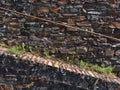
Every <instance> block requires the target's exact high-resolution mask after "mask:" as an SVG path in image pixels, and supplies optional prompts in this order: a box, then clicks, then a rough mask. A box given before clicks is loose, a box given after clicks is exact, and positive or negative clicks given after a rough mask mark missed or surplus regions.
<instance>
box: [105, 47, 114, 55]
mask: <svg viewBox="0 0 120 90" xmlns="http://www.w3.org/2000/svg"><path fill="white" fill-rule="evenodd" d="M105 54H106V56H108V57H113V56H114V50H112V49H110V48H107V49H106V50H105Z"/></svg>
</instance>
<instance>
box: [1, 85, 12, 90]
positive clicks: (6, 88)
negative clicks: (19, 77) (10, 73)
mask: <svg viewBox="0 0 120 90" xmlns="http://www.w3.org/2000/svg"><path fill="white" fill-rule="evenodd" d="M0 90H14V89H13V86H12V85H8V84H3V85H0Z"/></svg>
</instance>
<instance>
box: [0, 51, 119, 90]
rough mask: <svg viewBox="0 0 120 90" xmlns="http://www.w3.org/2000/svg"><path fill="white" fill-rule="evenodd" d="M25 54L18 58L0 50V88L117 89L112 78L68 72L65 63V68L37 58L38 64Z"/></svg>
mask: <svg viewBox="0 0 120 90" xmlns="http://www.w3.org/2000/svg"><path fill="white" fill-rule="evenodd" d="M25 57H26V56H24V57H23V58H24V59H22V60H21V59H20V58H18V57H16V56H12V55H7V54H3V53H0V58H1V60H0V90H19V89H21V90H27V89H29V90H58V89H60V90H117V88H118V86H119V85H118V83H119V82H116V83H115V82H113V81H117V80H115V78H114V80H113V81H112V80H110V79H109V78H107V79H105V77H104V76H102V75H101V76H100V75H97V74H96V76H94V75H95V74H94V73H92V72H90V71H89V73H87V72H86V71H83V70H81V71H79V72H82V73H83V74H77V73H75V72H74V73H73V72H71V71H72V68H71V67H68V65H66V66H65V67H66V69H67V70H66V69H62V68H61V67H60V66H59V63H55V64H54V67H53V66H52V67H51V65H52V62H51V63H50V62H49V63H48V61H46V62H45V60H44V59H43V58H41V60H40V61H41V62H43V64H41V63H40V61H39V63H35V61H33V60H32V59H34V60H35V57H34V58H32V59H31V60H28V57H26V58H25ZM36 59H38V58H36ZM39 59H40V58H39ZM59 67H60V68H59ZM70 69H71V71H70ZM88 74H91V75H92V76H91V75H88ZM96 77H101V78H103V79H99V78H96ZM7 83H9V84H7Z"/></svg>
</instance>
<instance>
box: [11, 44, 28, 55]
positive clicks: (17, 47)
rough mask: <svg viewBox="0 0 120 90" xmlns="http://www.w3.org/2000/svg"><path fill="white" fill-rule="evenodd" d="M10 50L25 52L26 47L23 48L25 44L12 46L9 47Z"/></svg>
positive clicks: (12, 51) (17, 52) (14, 52)
mask: <svg viewBox="0 0 120 90" xmlns="http://www.w3.org/2000/svg"><path fill="white" fill-rule="evenodd" d="M9 52H10V53H13V54H23V53H25V52H26V51H25V48H23V46H17V45H16V46H12V47H10V48H9Z"/></svg>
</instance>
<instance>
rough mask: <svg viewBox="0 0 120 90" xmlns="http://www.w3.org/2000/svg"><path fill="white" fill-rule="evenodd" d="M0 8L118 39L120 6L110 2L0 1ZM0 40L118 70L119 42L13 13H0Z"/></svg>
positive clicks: (102, 0) (61, 0) (94, 0)
mask: <svg viewBox="0 0 120 90" xmlns="http://www.w3.org/2000/svg"><path fill="white" fill-rule="evenodd" d="M0 6H1V7H4V8H9V9H12V10H15V11H19V12H22V13H26V14H30V15H34V16H37V17H40V18H45V19H48V20H52V21H56V22H59V23H61V24H67V23H68V24H69V25H71V26H75V27H79V28H80V29H82V30H86V31H94V32H97V33H102V34H105V35H109V36H113V37H116V38H120V37H119V35H120V32H119V31H120V27H119V26H120V6H119V2H117V3H116V2H115V1H114V0H113V1H112V2H108V1H106V0H90V1H89V2H88V1H87V0H86V1H85V0H44V1H43V0H28V1H27V0H1V1H0ZM0 40H1V41H4V42H5V43H7V44H8V45H13V44H18V43H21V42H24V43H25V44H26V46H27V45H28V46H32V47H33V49H34V50H35V51H38V52H43V51H44V50H47V51H48V52H49V53H50V54H51V55H52V56H56V57H62V58H64V59H66V57H69V58H70V59H71V60H84V61H89V62H90V63H93V64H96V63H97V64H99V65H105V66H110V65H112V66H116V68H117V70H116V71H120V68H119V67H120V66H119V64H120V56H119V55H120V53H119V52H120V45H119V42H117V41H114V40H110V39H107V38H104V37H101V36H97V35H93V34H89V33H86V32H82V31H81V30H77V29H75V28H68V27H63V26H60V25H55V24H52V23H48V22H45V21H40V20H37V19H35V18H29V17H25V16H22V15H19V14H17V13H16V14H14V13H10V12H7V11H6V12H4V11H0Z"/></svg>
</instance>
